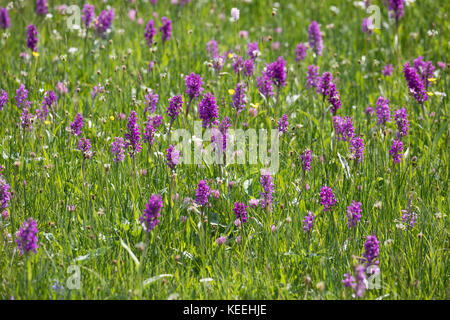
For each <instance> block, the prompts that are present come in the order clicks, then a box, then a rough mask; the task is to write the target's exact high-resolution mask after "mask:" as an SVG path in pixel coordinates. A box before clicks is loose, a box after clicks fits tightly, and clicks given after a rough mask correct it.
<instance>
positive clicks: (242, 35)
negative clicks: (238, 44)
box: [239, 30, 248, 39]
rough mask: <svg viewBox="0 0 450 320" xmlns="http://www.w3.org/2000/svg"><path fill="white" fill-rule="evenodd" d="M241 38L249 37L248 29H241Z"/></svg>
mask: <svg viewBox="0 0 450 320" xmlns="http://www.w3.org/2000/svg"><path fill="white" fill-rule="evenodd" d="M239 38H244V39H247V38H248V31H246V30H241V31H239Z"/></svg>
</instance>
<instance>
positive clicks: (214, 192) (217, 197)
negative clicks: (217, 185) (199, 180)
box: [211, 189, 220, 199]
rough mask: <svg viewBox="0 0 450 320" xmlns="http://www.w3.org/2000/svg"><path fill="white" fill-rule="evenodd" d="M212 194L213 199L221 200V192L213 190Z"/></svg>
mask: <svg viewBox="0 0 450 320" xmlns="http://www.w3.org/2000/svg"><path fill="white" fill-rule="evenodd" d="M211 193H212V195H213V197H214V198H216V199H219V198H220V192H219V190H217V189H216V190H213V191H211Z"/></svg>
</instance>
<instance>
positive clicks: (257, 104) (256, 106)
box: [250, 102, 259, 109]
mask: <svg viewBox="0 0 450 320" xmlns="http://www.w3.org/2000/svg"><path fill="white" fill-rule="evenodd" d="M250 105H251V106H252V107H253V108H255V109H258V107H259V103H258V102H257V103H250Z"/></svg>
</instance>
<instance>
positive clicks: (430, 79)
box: [428, 78, 436, 82]
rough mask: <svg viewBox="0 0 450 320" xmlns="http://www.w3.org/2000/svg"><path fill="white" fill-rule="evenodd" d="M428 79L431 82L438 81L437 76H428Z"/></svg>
mask: <svg viewBox="0 0 450 320" xmlns="http://www.w3.org/2000/svg"><path fill="white" fill-rule="evenodd" d="M428 81H430V82H436V78H428Z"/></svg>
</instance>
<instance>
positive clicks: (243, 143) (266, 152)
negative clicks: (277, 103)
mask: <svg viewBox="0 0 450 320" xmlns="http://www.w3.org/2000/svg"><path fill="white" fill-rule="evenodd" d="M269 139H270V147H269ZM180 140H181V141H180ZM279 140H280V132H279V131H278V130H277V129H273V130H271V131H270V137H269V132H268V130H266V129H258V130H256V129H246V130H244V129H228V130H227V131H226V132H221V131H220V130H219V129H216V128H211V129H206V130H205V131H204V132H203V128H202V122H201V121H195V123H194V135H192V134H191V132H189V131H188V130H186V129H177V130H174V131H173V132H172V134H171V135H170V141H169V144H173V145H174V146H175V150H177V151H178V152H180V156H179V158H178V159H177V160H178V163H182V164H196V165H200V164H206V165H225V166H227V165H233V164H238V165H244V164H250V165H258V164H259V165H261V166H263V168H262V169H261V173H270V174H275V173H277V171H278V169H279ZM192 144H193V152H192Z"/></svg>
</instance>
